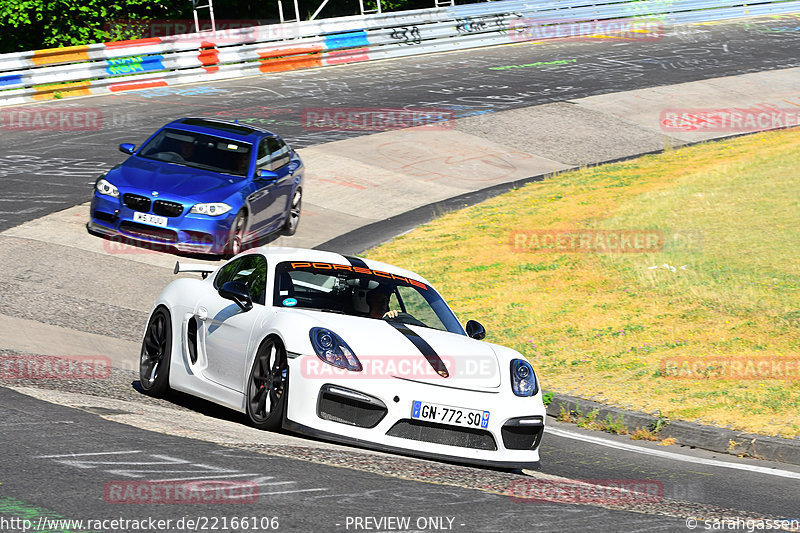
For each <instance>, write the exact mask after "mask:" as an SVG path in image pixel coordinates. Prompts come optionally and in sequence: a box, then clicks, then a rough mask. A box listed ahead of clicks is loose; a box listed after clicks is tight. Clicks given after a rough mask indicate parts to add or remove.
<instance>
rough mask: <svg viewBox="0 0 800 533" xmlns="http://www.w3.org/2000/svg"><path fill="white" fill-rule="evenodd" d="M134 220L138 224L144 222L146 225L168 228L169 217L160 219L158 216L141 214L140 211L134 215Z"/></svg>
mask: <svg viewBox="0 0 800 533" xmlns="http://www.w3.org/2000/svg"><path fill="white" fill-rule="evenodd" d="M133 220H134V221H136V222H144V223H145V224H152V225H153V226H161V227H162V228H165V227H167V217H160V216H158V215H151V214H150V213H139V212H138V211H137V212H136V213H134V214H133Z"/></svg>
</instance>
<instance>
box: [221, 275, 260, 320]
mask: <svg viewBox="0 0 800 533" xmlns="http://www.w3.org/2000/svg"><path fill="white" fill-rule="evenodd" d="M218 292H219V295H220V296H222V297H223V298H225V299H226V300H231V301H233V303H235V304H236V305H238V306H239V308H240V309H241V310H242V311H244V312H245V313H246V312H247V311H249V310H251V309H252V308H253V299H252V298H251V297H250V290H249V289H248V288H247V285H246V284H245V283H244V282H242V281H228V282H227V283H224V284H223V285H222V287H220V289H219V291H218Z"/></svg>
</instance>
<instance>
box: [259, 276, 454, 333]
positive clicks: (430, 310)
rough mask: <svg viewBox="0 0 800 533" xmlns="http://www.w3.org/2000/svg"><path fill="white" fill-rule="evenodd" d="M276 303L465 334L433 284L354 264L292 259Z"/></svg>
mask: <svg viewBox="0 0 800 533" xmlns="http://www.w3.org/2000/svg"><path fill="white" fill-rule="evenodd" d="M275 276H276V277H275V293H274V300H273V305H275V306H276V307H299V308H303V309H314V310H318V311H325V312H329V313H339V314H345V315H351V316H358V317H364V318H375V319H385V320H392V321H396V322H402V323H404V324H409V325H414V326H421V327H426V328H433V329H438V330H442V331H449V332H451V333H458V334H459V335H465V333H464V330H463V328H462V327H461V324H459V322H458V319H456V317H455V315H454V314H453V312H452V311H451V310H450V308H449V307H448V306H447V304H446V303H445V302H444V300H442V297H441V296H439V294H438V293H437V292H436V291H435V290H433V288H432V287H431V286H430V285H427V284H425V283H422V282H420V281H417V280H415V279H411V278H406V277H403V276H398V275H396V274H390V273H388V272H382V271H380V270H372V269H369V268H362V267H357V266H350V265H337V264H332V263H310V262H299V261H286V262H283V263H280V264H279V265H277V267H276V269H275Z"/></svg>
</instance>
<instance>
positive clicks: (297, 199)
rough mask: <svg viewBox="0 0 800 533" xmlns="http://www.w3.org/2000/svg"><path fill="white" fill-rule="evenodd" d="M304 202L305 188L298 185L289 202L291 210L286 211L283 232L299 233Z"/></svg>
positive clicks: (285, 233) (288, 233) (286, 233)
mask: <svg viewBox="0 0 800 533" xmlns="http://www.w3.org/2000/svg"><path fill="white" fill-rule="evenodd" d="M302 204H303V190H302V189H301V188H300V187H298V188H297V189H295V191H294V194H293V195H292V201H291V203H290V204H289V212H288V213H286V221H285V222H284V223H283V234H284V235H289V236H291V235H294V234H295V233H297V226H299V225H300V210H301V208H302Z"/></svg>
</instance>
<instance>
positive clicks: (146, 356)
mask: <svg viewBox="0 0 800 533" xmlns="http://www.w3.org/2000/svg"><path fill="white" fill-rule="evenodd" d="M171 351H172V325H171V323H170V317H169V312H168V311H167V310H166V308H164V307H159V308H158V309H156V310H155V311H154V312H153V314H152V315H151V316H150V320H149V321H148V322H147V329H146V330H145V333H144V340H143V341H142V352H141V355H140V356H139V383H140V384H141V386H142V390H144V392H146V393H147V394H149V395H151V396H160V395H163V394H164V393H165V392H167V391H168V390H169V363H170V356H171Z"/></svg>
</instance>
